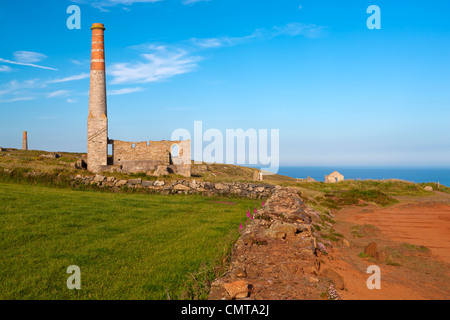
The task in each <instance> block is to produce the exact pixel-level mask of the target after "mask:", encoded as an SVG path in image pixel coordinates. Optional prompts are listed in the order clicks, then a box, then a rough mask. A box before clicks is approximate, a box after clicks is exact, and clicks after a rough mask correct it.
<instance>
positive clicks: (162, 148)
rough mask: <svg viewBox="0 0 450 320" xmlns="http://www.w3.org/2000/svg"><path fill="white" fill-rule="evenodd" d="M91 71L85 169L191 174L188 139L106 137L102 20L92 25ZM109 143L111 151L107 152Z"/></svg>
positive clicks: (96, 171) (93, 170) (94, 170)
mask: <svg viewBox="0 0 450 320" xmlns="http://www.w3.org/2000/svg"><path fill="white" fill-rule="evenodd" d="M91 29H92V51H91V73H90V88H89V115H88V141H87V149H88V151H87V169H88V170H89V171H92V172H94V173H98V172H102V171H118V172H127V173H138V172H145V173H147V174H154V175H164V174H168V173H176V174H180V175H183V176H185V177H189V176H191V141H190V140H184V141H167V140H163V141H142V142H128V141H120V140H113V139H109V138H108V112H107V104H106V79H105V51H104V50H105V49H104V30H105V27H104V26H103V24H102V23H94V24H93V25H92V28H91ZM109 146H111V147H112V148H111V149H112V154H111V155H108V147H109Z"/></svg>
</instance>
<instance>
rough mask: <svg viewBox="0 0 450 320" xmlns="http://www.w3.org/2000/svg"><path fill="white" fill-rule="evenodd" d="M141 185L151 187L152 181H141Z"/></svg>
mask: <svg viewBox="0 0 450 320" xmlns="http://www.w3.org/2000/svg"><path fill="white" fill-rule="evenodd" d="M141 186H143V187H152V186H153V181H142V183H141Z"/></svg>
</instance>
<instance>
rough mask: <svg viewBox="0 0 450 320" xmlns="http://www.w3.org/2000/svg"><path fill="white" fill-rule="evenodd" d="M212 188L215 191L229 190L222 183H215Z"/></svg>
mask: <svg viewBox="0 0 450 320" xmlns="http://www.w3.org/2000/svg"><path fill="white" fill-rule="evenodd" d="M214 188H216V189H217V190H228V189H229V187H228V186H227V185H226V184H224V183H216V184H215V185H214Z"/></svg>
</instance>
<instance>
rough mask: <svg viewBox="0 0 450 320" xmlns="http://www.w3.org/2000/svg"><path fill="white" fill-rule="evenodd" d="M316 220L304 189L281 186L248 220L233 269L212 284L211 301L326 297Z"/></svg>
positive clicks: (236, 247) (234, 250)
mask: <svg viewBox="0 0 450 320" xmlns="http://www.w3.org/2000/svg"><path fill="white" fill-rule="evenodd" d="M315 216H318V214H317V213H315V212H314V211H312V210H310V209H309V208H307V207H306V205H305V204H304V202H303V201H302V199H301V194H300V192H299V191H298V190H295V189H292V188H278V189H277V190H276V191H275V192H274V193H273V195H272V196H271V197H270V198H269V199H268V200H267V201H266V203H265V205H264V206H263V207H262V208H260V209H259V210H258V211H257V212H256V213H255V214H254V216H252V219H247V223H246V225H245V227H244V229H243V230H242V236H241V237H240V239H239V240H238V241H237V242H236V244H235V246H234V248H233V251H232V254H231V263H230V267H229V269H228V271H227V272H226V273H225V274H224V275H223V276H222V277H220V278H218V279H216V280H215V281H214V282H213V283H212V285H211V290H210V294H209V300H231V299H244V300H311V299H320V294H321V293H322V292H324V291H325V290H326V288H327V286H328V282H327V281H326V280H325V281H324V280H322V279H319V276H318V275H319V273H320V268H321V267H320V261H319V259H318V251H319V249H318V243H317V240H316V235H315V233H314V231H313V228H312V223H313V220H314V219H315Z"/></svg>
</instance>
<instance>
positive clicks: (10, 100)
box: [2, 97, 35, 102]
mask: <svg viewBox="0 0 450 320" xmlns="http://www.w3.org/2000/svg"><path fill="white" fill-rule="evenodd" d="M34 99H35V98H33V97H17V98H12V99H9V100H5V101H2V102H16V101H29V100H34Z"/></svg>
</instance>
